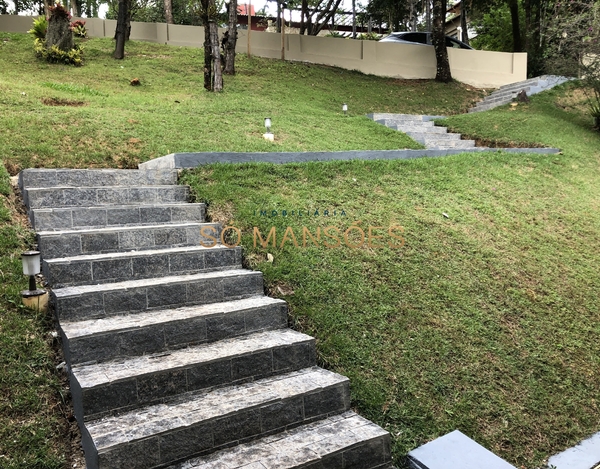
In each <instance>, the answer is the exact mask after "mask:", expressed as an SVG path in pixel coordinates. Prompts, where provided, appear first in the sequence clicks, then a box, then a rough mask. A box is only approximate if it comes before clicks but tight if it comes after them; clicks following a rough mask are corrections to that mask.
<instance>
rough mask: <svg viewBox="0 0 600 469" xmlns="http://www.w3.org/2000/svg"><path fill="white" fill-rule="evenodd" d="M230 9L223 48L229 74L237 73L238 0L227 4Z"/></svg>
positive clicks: (226, 70) (226, 71) (231, 0)
mask: <svg viewBox="0 0 600 469" xmlns="http://www.w3.org/2000/svg"><path fill="white" fill-rule="evenodd" d="M227 9H228V10H229V11H228V12H229V22H228V24H227V32H226V33H225V37H224V38H223V49H224V51H225V69H224V72H225V73H226V74H227V75H235V44H236V43H237V35H238V33H237V0H230V2H229V4H228V5H227Z"/></svg>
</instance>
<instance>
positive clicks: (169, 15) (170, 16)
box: [165, 0, 174, 24]
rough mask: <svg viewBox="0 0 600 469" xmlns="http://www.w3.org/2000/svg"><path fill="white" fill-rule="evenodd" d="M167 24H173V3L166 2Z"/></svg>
mask: <svg viewBox="0 0 600 469" xmlns="http://www.w3.org/2000/svg"><path fill="white" fill-rule="evenodd" d="M165 22H166V23H167V24H173V23H174V21H173V1H172V0H165Z"/></svg>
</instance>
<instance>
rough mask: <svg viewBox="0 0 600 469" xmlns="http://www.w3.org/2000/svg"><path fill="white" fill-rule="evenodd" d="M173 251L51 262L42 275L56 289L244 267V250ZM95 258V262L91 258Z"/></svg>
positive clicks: (45, 262)
mask: <svg viewBox="0 0 600 469" xmlns="http://www.w3.org/2000/svg"><path fill="white" fill-rule="evenodd" d="M173 251H174V252H170V251H168V250H165V251H164V252H160V251H159V252H157V251H149V253H148V254H147V255H145V252H144V251H137V252H135V253H131V254H127V255H125V256H123V255H120V254H121V253H117V254H119V255H118V256H117V255H114V256H112V257H109V256H97V257H96V258H94V256H81V257H80V258H77V257H73V258H67V259H64V258H63V259H61V258H59V259H49V260H44V261H43V263H42V273H43V274H44V276H45V277H46V280H47V281H48V283H49V284H50V285H52V286H53V288H62V287H67V286H75V285H84V284H91V283H100V282H102V283H114V282H121V281H124V280H137V279H145V278H153V277H167V276H173V275H184V274H194V273H198V272H208V271H213V270H220V269H236V268H241V267H242V248H241V247H236V248H231V249H228V248H221V247H218V248H217V247H215V248H212V249H211V248H204V249H193V250H190V251H184V250H182V249H178V250H173ZM90 257H91V259H90Z"/></svg>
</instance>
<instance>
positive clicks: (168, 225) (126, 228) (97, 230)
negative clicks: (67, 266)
mask: <svg viewBox="0 0 600 469" xmlns="http://www.w3.org/2000/svg"><path fill="white" fill-rule="evenodd" d="M217 225H218V223H214V222H196V221H194V222H179V223H166V224H159V225H156V224H154V225H140V226H120V225H117V226H110V227H105V228H90V229H84V230H60V231H38V232H37V233H36V234H37V235H38V236H47V237H52V236H54V237H56V236H61V235H71V234H74V235H82V234H95V233H99V234H100V233H115V232H119V231H136V230H151V229H165V228H166V229H170V230H172V229H174V228H189V227H195V226H217ZM211 234H214V233H212V232H211ZM42 255H43V253H42Z"/></svg>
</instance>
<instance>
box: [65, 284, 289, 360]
mask: <svg viewBox="0 0 600 469" xmlns="http://www.w3.org/2000/svg"><path fill="white" fill-rule="evenodd" d="M286 326H287V303H286V302H285V301H282V300H276V299H274V298H270V297H268V296H257V297H252V298H245V299H243V300H234V301H227V302H224V303H211V304H207V305H200V306H186V307H182V308H177V309H168V310H164V309H159V310H151V311H146V312H142V313H135V314H131V315H123V316H112V317H107V318H104V319H91V320H84V321H78V322H68V321H61V323H60V330H61V337H62V344H63V350H64V354H65V359H66V361H67V363H68V364H69V365H75V364H80V363H84V362H92V361H95V362H98V363H101V362H105V361H108V360H114V359H117V358H124V357H133V356H136V355H147V354H153V353H158V352H163V351H165V350H176V349H179V348H182V347H186V346H189V345H198V344H202V343H209V342H215V341H217V340H222V339H229V338H232V337H237V336H240V335H244V334H250V333H252V332H258V331H262V330H273V329H281V328H285V327H286Z"/></svg>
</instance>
